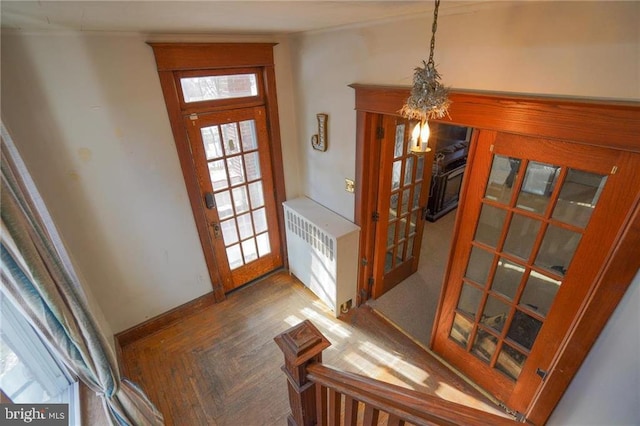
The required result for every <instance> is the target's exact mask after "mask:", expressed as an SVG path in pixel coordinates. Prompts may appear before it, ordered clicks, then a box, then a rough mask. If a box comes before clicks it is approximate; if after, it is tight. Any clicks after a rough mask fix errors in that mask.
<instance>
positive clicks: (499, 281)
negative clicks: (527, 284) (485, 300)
mask: <svg viewBox="0 0 640 426" xmlns="http://www.w3.org/2000/svg"><path fill="white" fill-rule="evenodd" d="M523 273H524V267H523V266H520V265H518V264H517V263H513V262H511V261H509V260H507V259H504V258H500V260H499V261H498V267H497V268H496V273H495V275H494V276H493V283H492V284H491V290H493V291H495V292H497V293H500V294H502V295H503V296H506V297H507V298H509V299H513V298H514V296H515V295H516V291H518V286H519V285H520V281H521V280H522V274H523Z"/></svg>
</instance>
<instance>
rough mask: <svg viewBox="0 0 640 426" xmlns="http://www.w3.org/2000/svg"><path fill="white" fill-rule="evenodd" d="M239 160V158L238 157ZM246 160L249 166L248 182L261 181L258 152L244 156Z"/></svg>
mask: <svg viewBox="0 0 640 426" xmlns="http://www.w3.org/2000/svg"><path fill="white" fill-rule="evenodd" d="M238 158H239V157H238ZM244 160H245V162H246V164H247V180H248V181H249V182H251V181H253V180H256V179H260V178H261V177H262V175H261V174H260V157H259V156H258V153H257V152H252V153H250V154H245V155H244Z"/></svg>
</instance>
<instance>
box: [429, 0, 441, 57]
mask: <svg viewBox="0 0 640 426" xmlns="http://www.w3.org/2000/svg"><path fill="white" fill-rule="evenodd" d="M439 6H440V0H435V8H434V9H433V24H432V25H431V46H430V50H429V61H428V62H427V65H428V66H429V67H430V68H433V67H435V64H434V63H433V52H434V50H435V49H436V30H437V29H438V7H439Z"/></svg>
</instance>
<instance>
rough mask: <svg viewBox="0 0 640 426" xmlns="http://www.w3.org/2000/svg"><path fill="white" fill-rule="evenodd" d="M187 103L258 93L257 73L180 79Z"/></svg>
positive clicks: (248, 95)
mask: <svg viewBox="0 0 640 426" xmlns="http://www.w3.org/2000/svg"><path fill="white" fill-rule="evenodd" d="M180 86H181V87H182V94H183V97H184V101H185V102H186V103H190V102H200V101H208V100H217V99H232V98H244V97H251V96H257V95H258V84H257V81H256V75H255V74H233V75H211V76H206V77H186V78H181V79H180Z"/></svg>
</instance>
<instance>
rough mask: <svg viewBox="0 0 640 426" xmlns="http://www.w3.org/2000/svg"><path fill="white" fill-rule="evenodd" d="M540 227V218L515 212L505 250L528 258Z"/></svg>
mask: <svg viewBox="0 0 640 426" xmlns="http://www.w3.org/2000/svg"><path fill="white" fill-rule="evenodd" d="M539 229H540V221H539V220H535V219H531V218H528V217H525V216H522V215H519V214H514V215H513V219H511V225H510V226H509V232H508V233H507V239H506V240H505V243H504V249H503V251H505V252H507V253H510V254H513V255H515V256H518V257H519V258H521V259H524V260H528V259H529V255H530V254H531V249H532V248H533V243H534V242H535V240H536V236H537V235H538V230H539Z"/></svg>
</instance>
